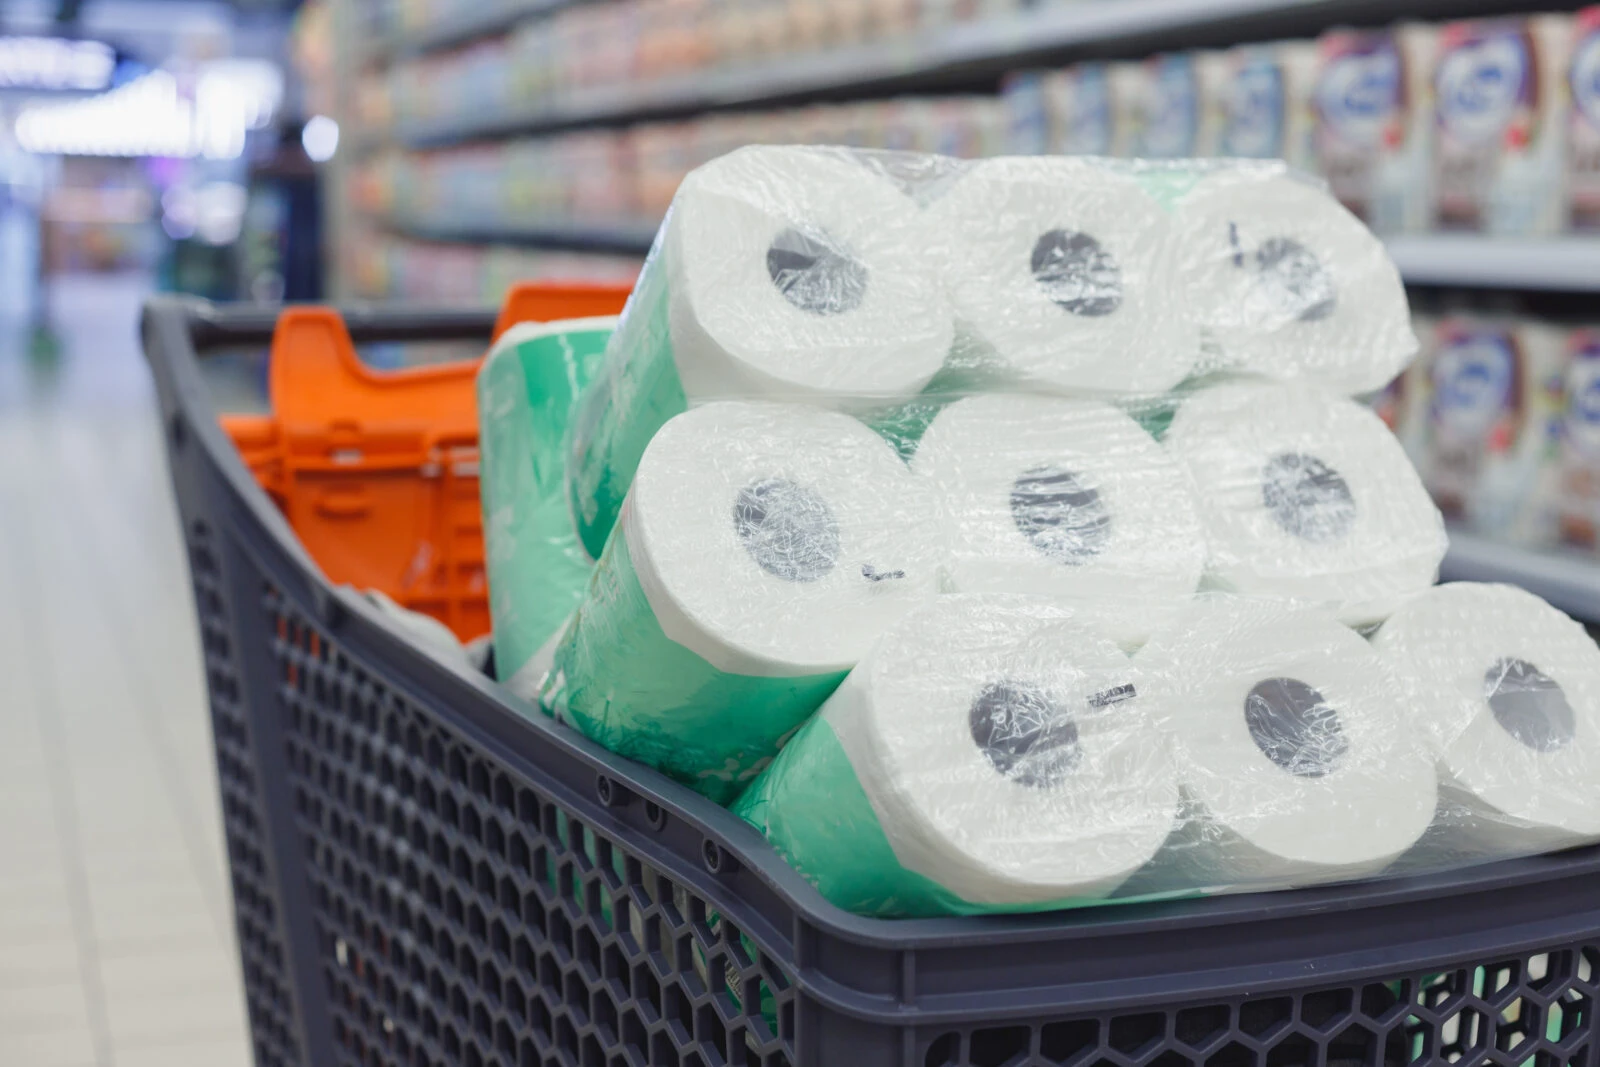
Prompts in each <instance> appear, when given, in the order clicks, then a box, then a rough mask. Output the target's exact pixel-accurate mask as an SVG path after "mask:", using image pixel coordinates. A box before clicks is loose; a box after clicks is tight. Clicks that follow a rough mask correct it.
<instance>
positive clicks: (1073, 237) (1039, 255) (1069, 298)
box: [1030, 230, 1122, 318]
mask: <svg viewBox="0 0 1600 1067" xmlns="http://www.w3.org/2000/svg"><path fill="white" fill-rule="evenodd" d="M1030 263H1031V266H1032V267H1033V280H1034V281H1036V282H1038V283H1039V287H1040V288H1041V289H1043V290H1044V292H1045V295H1046V296H1048V297H1049V298H1050V299H1051V300H1052V301H1053V302H1054V303H1055V304H1057V305H1058V306H1059V307H1061V308H1063V309H1065V310H1067V311H1070V312H1071V313H1072V314H1074V315H1083V316H1085V317H1087V318H1098V317H1099V316H1101V315H1109V314H1111V313H1112V312H1113V311H1116V310H1117V309H1118V308H1119V307H1121V306H1122V268H1121V266H1119V265H1118V264H1117V260H1116V257H1115V256H1113V255H1112V254H1111V253H1110V252H1108V251H1106V249H1105V247H1104V246H1102V245H1101V244H1100V242H1099V241H1097V240H1095V239H1094V238H1093V237H1091V236H1089V235H1088V234H1086V233H1079V232H1077V231H1076V230H1050V231H1048V232H1046V233H1044V234H1041V235H1040V237H1039V239H1038V240H1037V241H1035V242H1034V245H1033V256H1032V258H1031V260H1030Z"/></svg>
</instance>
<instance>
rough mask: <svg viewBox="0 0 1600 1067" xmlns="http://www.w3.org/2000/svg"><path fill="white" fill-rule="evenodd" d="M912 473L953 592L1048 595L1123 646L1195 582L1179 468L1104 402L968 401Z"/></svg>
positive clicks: (1194, 530)
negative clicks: (923, 493)
mask: <svg viewBox="0 0 1600 1067" xmlns="http://www.w3.org/2000/svg"><path fill="white" fill-rule="evenodd" d="M912 468H913V470H915V471H916V472H917V473H918V474H921V475H923V476H924V477H926V478H928V479H929V480H930V481H931V482H932V483H933V485H934V488H935V492H936V494H937V497H938V501H939V510H940V522H941V524H942V525H943V527H944V534H945V537H944V542H945V549H946V552H947V556H946V571H947V575H948V578H949V582H950V584H951V585H952V586H953V587H954V588H955V589H957V590H960V591H961V592H970V593H1036V594H1042V595H1048V596H1053V597H1060V598H1063V599H1065V600H1068V601H1070V602H1071V603H1072V604H1073V606H1074V607H1075V608H1076V609H1078V610H1080V611H1081V612H1082V613H1083V615H1084V616H1085V618H1086V619H1088V620H1090V621H1092V622H1094V623H1095V624H1096V625H1098V626H1100V627H1101V628H1102V629H1104V630H1105V631H1106V632H1107V633H1108V634H1110V635H1111V636H1112V637H1114V638H1116V639H1117V641H1119V642H1120V643H1122V644H1123V645H1124V646H1127V647H1136V646H1138V645H1139V644H1142V643H1143V642H1144V640H1145V639H1146V638H1147V637H1149V636H1150V634H1151V633H1152V632H1153V631H1154V630H1155V629H1156V628H1158V627H1159V626H1160V625H1161V624H1162V623H1163V622H1164V621H1165V620H1166V619H1167V618H1168V617H1170V616H1171V615H1172V614H1173V613H1174V612H1176V611H1177V610H1178V609H1179V608H1180V607H1182V605H1183V604H1184V603H1185V602H1186V601H1187V600H1188V598H1189V596H1190V595H1191V594H1192V593H1194V591H1195V588H1196V586H1198V585H1199V584H1200V575H1201V569H1202V567H1203V565H1204V563H1205V539H1204V537H1203V536H1202V534H1201V530H1200V521H1199V518H1198V517H1197V516H1196V514H1195V509H1194V503H1193V500H1192V499H1191V497H1190V493H1189V485H1188V481H1187V479H1186V477H1185V475H1184V473H1183V471H1182V470H1181V469H1180V468H1179V467H1178V465H1177V464H1176V463H1174V462H1173V461H1172V460H1171V458H1169V457H1168V456H1167V454H1166V451H1165V450H1164V449H1163V448H1162V447H1161V445H1159V444H1158V443H1157V442H1156V441H1155V440H1154V439H1153V438H1151V436H1150V435H1149V434H1148V433H1146V432H1145V431H1144V430H1143V429H1142V428H1141V427H1140V426H1139V424H1138V423H1137V422H1135V421H1134V420H1133V419H1132V418H1130V417H1129V416H1128V415H1126V414H1125V413H1123V412H1122V411H1120V410H1118V409H1117V408H1114V407H1112V406H1110V405H1108V404H1103V403H1100V402H1098V401H1094V400H1069V399H1053V398H1049V397H1018V396H979V397H969V398H968V399H966V400H961V401H958V402H956V403H954V404H951V405H950V406H949V407H947V408H945V409H944V410H942V411H941V412H940V413H939V415H938V416H937V417H936V418H935V419H934V420H933V424H932V426H930V427H929V429H928V431H927V433H926V434H924V435H923V437H922V440H921V443H920V444H919V445H918V447H917V453H916V457H915V459H914V460H913V462H912Z"/></svg>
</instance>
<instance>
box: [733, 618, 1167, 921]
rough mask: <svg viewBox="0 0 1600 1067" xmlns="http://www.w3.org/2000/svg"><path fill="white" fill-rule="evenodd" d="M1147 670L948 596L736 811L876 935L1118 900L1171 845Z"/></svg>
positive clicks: (1058, 625)
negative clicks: (896, 920) (923, 920)
mask: <svg viewBox="0 0 1600 1067" xmlns="http://www.w3.org/2000/svg"><path fill="white" fill-rule="evenodd" d="M1178 800H1179V794H1178V782H1177V776H1176V771H1175V769H1174V765H1173V760H1172V755H1171V745H1170V742H1169V740H1168V739H1167V737H1166V736H1165V735H1164V734H1163V733H1162V732H1161V731H1160V730H1159V729H1158V728H1157V727H1156V725H1155V724H1153V723H1151V722H1149V721H1148V719H1147V717H1146V716H1145V715H1144V714H1143V712H1142V708H1141V698H1140V693H1139V687H1138V682H1137V679H1136V677H1135V674H1134V667H1133V663H1132V661H1131V660H1129V658H1128V657H1127V655H1126V654H1124V653H1123V652H1122V650H1121V649H1120V648H1118V646H1117V645H1116V643H1115V642H1114V641H1112V640H1111V638H1109V637H1106V636H1104V635H1103V634H1101V633H1100V632H1099V631H1097V630H1094V629H1091V628H1090V627H1088V626H1086V625H1084V624H1083V623H1080V622H1076V621H1074V620H1073V617H1072V613H1071V611H1070V610H1069V609H1067V608H1064V607H1062V606H1060V605H1057V604H1053V603H1051V602H1048V601H1043V600H1039V599H1036V598H1029V597H1014V596H1005V595H986V596H967V595H955V596H942V597H939V598H937V599H936V601H935V602H934V603H932V604H931V605H929V606H927V607H924V608H922V609H919V610H918V611H916V612H914V613H912V614H911V615H909V616H907V617H906V618H905V619H904V620H903V621H902V622H901V623H900V624H898V625H897V626H895V627H893V628H892V629H890V630H889V631H888V632H887V633H885V634H884V635H883V637H882V638H881V639H880V640H879V642H878V644H877V645H876V646H875V647H874V649H873V650H872V652H871V653H870V654H868V656H867V657H866V658H865V659H863V660H862V661H861V663H860V664H858V665H857V666H856V668H855V670H853V671H852V672H851V673H850V676H849V677H848V678H846V679H845V681H844V683H843V684H842V685H841V686H840V687H839V688H838V690H837V691H836V692H835V693H834V694H833V696H832V697H830V698H829V700H828V702H827V703H826V704H824V705H823V707H822V710H821V713H820V714H819V715H817V717H816V718H814V719H812V720H811V721H810V722H809V723H807V724H806V726H805V727H804V728H803V729H802V730H801V731H800V733H799V734H797V735H796V736H795V737H794V739H793V740H791V741H790V742H789V744H788V745H787V746H785V748H784V749H783V751H782V752H780V753H779V754H778V757H777V759H776V760H775V761H774V762H773V763H772V765H771V766H770V767H768V768H767V770H766V771H765V772H764V773H763V774H762V775H761V777H759V778H758V779H756V780H755V782H753V783H752V784H751V786H750V788H749V789H748V790H747V791H746V792H745V794H744V795H743V796H742V797H740V798H739V800H738V802H737V803H736V805H735V807H734V810H735V811H736V812H738V813H739V814H740V815H741V816H743V817H744V818H745V819H746V820H748V821H749V822H750V823H752V824H753V825H755V826H756V827H757V828H758V829H759V830H760V831H761V832H762V833H763V834H764V835H766V837H767V839H768V840H769V841H771V842H772V844H773V845H774V846H775V847H776V848H777V849H778V851H779V852H780V853H781V854H782V855H783V856H784V857H785V858H786V859H787V860H788V861H789V862H790V863H791V864H792V865H793V866H794V867H795V868H796V869H797V870H798V871H799V872H800V873H801V874H803V875H804V876H805V877H806V878H807V879H809V880H810V881H811V882H812V883H813V884H814V885H815V886H816V887H817V889H818V890H819V891H820V892H821V893H822V895H823V896H824V897H826V898H827V899H828V900H829V901H831V902H832V903H834V904H836V905H838V906H839V907H841V908H845V909H847V910H849V911H853V912H856V913H858V914H863V915H874V916H885V917H893V916H929V915H950V914H956V915H965V914H977V913H986V912H1020V911H1043V910H1049V909H1055V908H1063V907H1070V906H1074V905H1078V904H1084V903H1090V902H1095V901H1099V900H1103V899H1105V898H1106V897H1107V896H1109V895H1110V894H1111V893H1112V892H1113V891H1115V890H1116V889H1117V888H1118V886H1120V885H1121V884H1122V883H1123V882H1124V881H1125V880H1126V879H1127V878H1128V877H1129V876H1130V875H1132V874H1133V873H1134V872H1135V871H1137V870H1138V869H1139V868H1140V867H1142V866H1143V865H1144V864H1145V863H1147V862H1148V861H1149V860H1150V859H1151V857H1152V856H1153V855H1155V853H1156V852H1157V850H1158V849H1159V848H1160V846H1161V844H1162V842H1163V841H1164V840H1165V839H1166V838H1167V836H1168V835H1169V833H1170V832H1171V831H1172V830H1173V828H1174V826H1175V824H1176V821H1177V816H1178Z"/></svg>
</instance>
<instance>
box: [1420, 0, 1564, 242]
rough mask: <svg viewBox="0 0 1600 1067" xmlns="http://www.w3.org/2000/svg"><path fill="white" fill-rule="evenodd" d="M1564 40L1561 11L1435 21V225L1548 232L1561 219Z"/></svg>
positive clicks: (1559, 225)
mask: <svg viewBox="0 0 1600 1067" xmlns="http://www.w3.org/2000/svg"><path fill="white" fill-rule="evenodd" d="M1569 39H1570V21H1569V19H1568V18H1567V17H1566V16H1565V15H1540V16H1536V17H1532V18H1525V19H1522V18H1512V19H1492V20H1481V21H1471V22H1452V23H1448V24H1446V25H1445V26H1443V27H1441V28H1440V30H1439V39H1438V45H1439V55H1438V61H1437V65H1436V66H1435V70H1434V100H1435V112H1436V115H1437V121H1436V123H1435V128H1436V131H1437V137H1438V140H1437V143H1436V144H1435V146H1434V187H1435V196H1436V198H1437V203H1436V209H1435V222H1436V225H1438V226H1439V227H1440V228H1441V229H1468V230H1486V231H1489V232H1491V233H1515V234H1550V233H1555V232H1557V231H1558V230H1560V229H1563V228H1564V227H1565V224H1566V219H1565V218H1564V215H1565V212H1564V211H1563V206H1564V204H1563V200H1564V198H1563V196H1562V189H1563V186H1564V184H1565V182H1564V179H1565V170H1566V151H1565V146H1564V144H1563V143H1562V134H1563V133H1565V132H1566V128H1567V122H1566V110H1567V102H1568V94H1567V91H1566V86H1565V85H1564V84H1563V81H1564V79H1565V75H1566V71H1567V64H1566V56H1567V46H1568V43H1569Z"/></svg>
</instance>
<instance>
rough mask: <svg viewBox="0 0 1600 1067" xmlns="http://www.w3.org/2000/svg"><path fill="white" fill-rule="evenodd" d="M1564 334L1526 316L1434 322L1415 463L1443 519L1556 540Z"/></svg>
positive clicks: (1518, 539)
mask: <svg viewBox="0 0 1600 1067" xmlns="http://www.w3.org/2000/svg"><path fill="white" fill-rule="evenodd" d="M1563 341H1564V338H1563V335H1562V332H1561V331H1560V330H1558V329H1557V328H1555V327H1553V326H1551V325H1549V324H1547V323H1541V322H1536V321H1533V320H1529V319H1518V318H1512V317H1505V316H1500V317H1487V316H1482V315H1470V314H1462V315H1447V316H1445V317H1443V318H1441V319H1439V320H1438V321H1437V322H1435V323H1434V325H1433V330H1432V334H1431V335H1430V336H1429V337H1428V338H1426V339H1425V340H1424V351H1423V357H1422V362H1423V364H1424V368H1425V369H1424V373H1426V374H1427V375H1428V377H1429V381H1430V389H1429V393H1430V396H1431V398H1432V400H1431V403H1430V404H1429V409H1428V419H1427V424H1426V431H1425V445H1424V448H1425V453H1424V456H1423V457H1422V459H1421V461H1420V462H1419V467H1420V468H1421V470H1422V475H1423V481H1424V482H1425V483H1426V484H1427V486H1428V489H1429V491H1430V492H1431V493H1432V494H1433V498H1434V500H1435V501H1436V502H1437V503H1438V505H1439V508H1440V510H1442V511H1443V512H1444V513H1445V515H1446V516H1448V517H1450V518H1453V519H1457V520H1460V521H1464V522H1465V523H1466V524H1467V525H1469V526H1471V527H1472V528H1473V529H1474V530H1477V531H1479V532H1481V533H1484V534H1488V535H1491V536H1493V537H1495V538H1497V539H1500V540H1506V541H1512V542H1514V543H1518V544H1525V545H1535V546H1543V545H1549V544H1552V543H1553V542H1554V541H1555V539H1556V515H1555V513H1556V492H1555V490H1556V484H1555V483H1556V480H1557V474H1556V466H1555V459H1556V454H1557V445H1558V444H1559V441H1560V435H1561V418H1562V408H1563V391H1564V390H1563V381H1562V378H1563V352H1562V347H1563Z"/></svg>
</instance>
